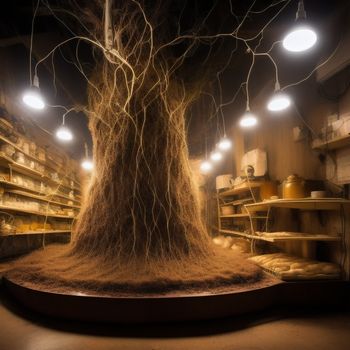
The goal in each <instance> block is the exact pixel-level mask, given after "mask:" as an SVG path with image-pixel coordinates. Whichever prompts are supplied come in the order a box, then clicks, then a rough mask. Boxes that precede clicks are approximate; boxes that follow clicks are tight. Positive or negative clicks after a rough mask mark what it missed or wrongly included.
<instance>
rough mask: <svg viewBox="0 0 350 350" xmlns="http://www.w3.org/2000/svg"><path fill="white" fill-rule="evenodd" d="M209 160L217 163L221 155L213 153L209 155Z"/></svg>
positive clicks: (217, 152)
mask: <svg viewBox="0 0 350 350" xmlns="http://www.w3.org/2000/svg"><path fill="white" fill-rule="evenodd" d="M210 159H211V160H212V161H214V162H218V161H219V160H221V159H222V154H221V152H219V151H214V152H213V153H212V154H211V155H210Z"/></svg>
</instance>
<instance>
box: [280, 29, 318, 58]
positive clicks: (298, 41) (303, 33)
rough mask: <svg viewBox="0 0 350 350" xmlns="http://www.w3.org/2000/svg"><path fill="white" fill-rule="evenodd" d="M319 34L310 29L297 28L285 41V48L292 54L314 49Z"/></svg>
mask: <svg viewBox="0 0 350 350" xmlns="http://www.w3.org/2000/svg"><path fill="white" fill-rule="evenodd" d="M316 42H317V34H316V33H315V32H314V31H313V30H312V28H310V27H296V28H294V29H293V30H292V31H291V32H290V33H289V34H287V35H286V36H285V38H284V39H283V43H282V44H283V47H284V48H285V49H286V50H288V51H291V52H302V51H306V50H308V49H310V48H311V47H313V46H314V45H315V44H316Z"/></svg>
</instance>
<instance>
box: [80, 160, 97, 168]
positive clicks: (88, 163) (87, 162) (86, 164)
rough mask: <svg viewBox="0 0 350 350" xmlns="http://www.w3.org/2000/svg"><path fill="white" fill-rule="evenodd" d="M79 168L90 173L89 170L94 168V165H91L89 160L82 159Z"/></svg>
mask: <svg viewBox="0 0 350 350" xmlns="http://www.w3.org/2000/svg"><path fill="white" fill-rule="evenodd" d="M81 167H82V168H83V169H84V170H88V171H91V170H92V169H93V168H94V164H93V163H92V161H91V160H90V159H84V160H83V161H82V162H81Z"/></svg>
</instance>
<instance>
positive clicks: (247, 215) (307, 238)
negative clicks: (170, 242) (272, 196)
mask: <svg viewBox="0 0 350 350" xmlns="http://www.w3.org/2000/svg"><path fill="white" fill-rule="evenodd" d="M260 186H261V184H260ZM260 186H259V184H257V183H252V186H251V187H250V188H249V185H248V184H246V185H245V186H241V187H240V188H238V189H236V188H233V189H230V190H227V191H224V192H219V193H217V204H218V227H217V228H216V231H217V232H219V234H224V235H229V236H232V237H241V238H244V239H247V240H249V241H250V243H251V244H250V247H251V250H252V253H253V254H256V250H255V249H256V243H258V242H259V241H260V242H267V243H271V244H279V243H281V244H283V245H282V247H284V246H285V245H286V244H287V246H286V247H289V244H293V245H294V244H296V243H297V242H299V243H300V248H301V249H302V251H303V254H302V256H303V258H301V257H298V256H297V255H295V259H299V258H300V259H304V260H305V261H306V262H307V261H309V262H310V264H311V262H313V264H314V265H317V264H320V266H322V264H329V266H333V268H337V266H338V268H339V271H341V270H343V269H344V266H339V265H337V264H333V263H321V262H317V260H314V258H313V254H312V252H313V251H314V249H316V247H317V246H316V242H325V243H327V242H329V243H332V242H333V243H335V244H336V243H338V244H339V243H343V244H345V236H344V235H343V234H338V233H337V234H336V233H334V232H332V233H327V232H323V233H311V232H288V231H287V232H286V231H275V232H268V231H269V230H268V226H270V225H268V223H269V222H270V221H271V213H272V209H273V208H287V209H291V210H294V211H295V213H298V212H299V211H311V212H318V216H322V215H323V214H322V213H323V212H325V211H329V212H333V213H334V212H341V213H343V214H342V215H346V214H345V213H349V210H350V200H345V199H342V198H317V199H316V198H301V199H276V200H265V201H257V202H255V201H254V200H256V199H257V198H258V193H256V192H255V193H254V192H253V191H254V190H255V191H257V190H258V189H259V188H260ZM238 195H240V196H241V197H243V198H237V196H238ZM225 205H232V206H233V207H235V206H237V207H239V208H240V212H237V210H236V213H234V214H231V215H222V214H221V207H222V206H225ZM275 210H276V209H274V211H275ZM224 219H231V220H232V222H231V223H230V224H231V225H227V226H226V227H223V225H222V220H224ZM237 219H240V220H245V229H236V227H235V220H237ZM259 219H264V220H265V230H262V231H261V230H259V229H258V227H259V225H260V227H262V224H261V222H260V224H259ZM247 222H249V224H250V226H248V225H247ZM293 242H295V243H293ZM304 254H305V255H304ZM282 255H283V253H282ZM287 255H288V254H287ZM339 264H340V265H342V264H341V263H339ZM262 267H263V268H264V269H265V270H266V271H269V272H271V273H273V274H274V275H276V269H275V268H274V266H272V267H271V268H266V266H262ZM277 275H279V276H280V277H281V278H282V279H284V280H294V279H307V278H310V279H318V278H319V279H332V278H334V279H335V278H339V277H340V273H337V274H334V275H332V274H328V275H326V276H325V275H322V274H319V275H317V274H316V275H315V276H310V275H308V274H306V275H305V274H300V275H298V274H296V275H292V274H291V275H288V274H284V273H278V274H277ZM305 276H306V277H305Z"/></svg>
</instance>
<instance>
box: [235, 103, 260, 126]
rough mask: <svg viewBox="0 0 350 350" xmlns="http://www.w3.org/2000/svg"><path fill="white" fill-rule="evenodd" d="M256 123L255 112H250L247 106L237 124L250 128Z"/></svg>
mask: <svg viewBox="0 0 350 350" xmlns="http://www.w3.org/2000/svg"><path fill="white" fill-rule="evenodd" d="M256 124H258V118H257V117H256V116H255V114H253V113H251V112H250V110H249V108H247V110H246V112H245V113H244V114H243V117H242V118H241V120H240V121H239V125H240V126H241V127H242V128H252V127H254V126H255V125H256Z"/></svg>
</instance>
